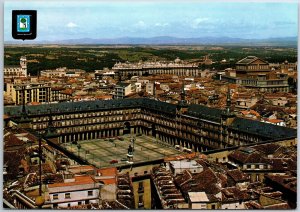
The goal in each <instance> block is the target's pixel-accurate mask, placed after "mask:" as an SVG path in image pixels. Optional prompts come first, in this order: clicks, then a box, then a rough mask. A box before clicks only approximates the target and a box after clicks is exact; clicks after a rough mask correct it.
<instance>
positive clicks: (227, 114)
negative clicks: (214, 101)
mask: <svg viewBox="0 0 300 212" xmlns="http://www.w3.org/2000/svg"><path fill="white" fill-rule="evenodd" d="M222 117H223V119H227V118H233V117H235V115H234V113H233V112H232V111H231V93H230V88H229V86H228V90H227V96H226V109H225V110H223V112H222Z"/></svg>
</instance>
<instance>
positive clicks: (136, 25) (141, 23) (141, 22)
mask: <svg viewBox="0 0 300 212" xmlns="http://www.w3.org/2000/svg"><path fill="white" fill-rule="evenodd" d="M134 26H135V27H137V28H145V27H146V26H147V25H146V23H145V22H144V21H139V22H137V23H136V24H135V25H134Z"/></svg>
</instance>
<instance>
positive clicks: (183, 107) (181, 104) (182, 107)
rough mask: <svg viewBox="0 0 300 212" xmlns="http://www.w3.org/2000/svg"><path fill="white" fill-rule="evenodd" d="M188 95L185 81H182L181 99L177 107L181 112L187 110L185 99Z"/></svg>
mask: <svg viewBox="0 0 300 212" xmlns="http://www.w3.org/2000/svg"><path fill="white" fill-rule="evenodd" d="M185 97H186V93H185V90H184V81H182V88H181V93H180V101H179V103H178V105H177V109H178V111H180V112H186V111H187V107H188V105H187V101H186V99H185Z"/></svg>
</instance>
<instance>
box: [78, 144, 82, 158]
mask: <svg viewBox="0 0 300 212" xmlns="http://www.w3.org/2000/svg"><path fill="white" fill-rule="evenodd" d="M77 149H78V157H80V149H81V145H80V144H77Z"/></svg>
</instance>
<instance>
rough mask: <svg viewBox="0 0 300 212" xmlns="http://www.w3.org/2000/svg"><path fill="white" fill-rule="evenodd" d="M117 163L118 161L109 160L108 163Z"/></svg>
mask: <svg viewBox="0 0 300 212" xmlns="http://www.w3.org/2000/svg"><path fill="white" fill-rule="evenodd" d="M118 162H119V161H118V160H111V161H110V162H109V163H110V164H114V163H118Z"/></svg>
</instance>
